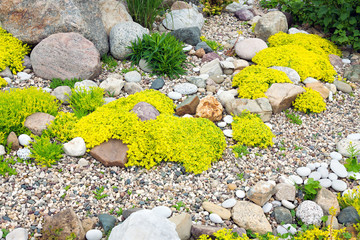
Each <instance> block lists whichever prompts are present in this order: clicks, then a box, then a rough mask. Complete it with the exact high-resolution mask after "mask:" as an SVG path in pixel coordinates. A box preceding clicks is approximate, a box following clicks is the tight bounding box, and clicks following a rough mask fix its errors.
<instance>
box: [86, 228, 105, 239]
mask: <svg viewBox="0 0 360 240" xmlns="http://www.w3.org/2000/svg"><path fill="white" fill-rule="evenodd" d="M102 236H103V234H102V232H101V231H100V230H97V229H91V230H89V231H87V233H86V239H87V240H100V239H101V238H102Z"/></svg>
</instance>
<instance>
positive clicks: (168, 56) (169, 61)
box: [128, 33, 186, 78]
mask: <svg viewBox="0 0 360 240" xmlns="http://www.w3.org/2000/svg"><path fill="white" fill-rule="evenodd" d="M183 47H184V44H183V43H182V42H179V41H178V40H177V39H176V38H175V37H174V36H173V35H171V34H166V33H163V34H161V35H160V34H159V33H153V34H152V35H148V34H145V35H143V38H142V39H140V38H138V39H137V41H134V42H132V43H131V46H130V47H129V48H130V49H131V50H132V53H130V54H129V55H128V57H129V58H130V60H131V61H132V62H133V64H139V62H140V59H145V60H146V61H147V62H148V63H149V64H150V66H151V67H152V72H153V73H154V74H158V75H167V76H169V77H170V78H173V77H175V76H176V77H179V76H180V75H183V74H185V73H186V70H185V69H184V68H185V67H186V54H185V53H184V51H183Z"/></svg>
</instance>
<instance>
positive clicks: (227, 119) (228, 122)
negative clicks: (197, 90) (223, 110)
mask: <svg viewBox="0 0 360 240" xmlns="http://www.w3.org/2000/svg"><path fill="white" fill-rule="evenodd" d="M223 120H224V121H225V122H226V123H227V124H231V123H232V122H233V121H234V118H233V116H231V115H226V116H225V117H224V119H223Z"/></svg>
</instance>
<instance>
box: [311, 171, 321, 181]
mask: <svg viewBox="0 0 360 240" xmlns="http://www.w3.org/2000/svg"><path fill="white" fill-rule="evenodd" d="M308 178H312V179H314V181H319V180H320V178H321V173H319V172H312V173H310V175H309V177H308Z"/></svg>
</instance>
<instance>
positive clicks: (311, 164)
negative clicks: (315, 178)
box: [306, 163, 315, 171]
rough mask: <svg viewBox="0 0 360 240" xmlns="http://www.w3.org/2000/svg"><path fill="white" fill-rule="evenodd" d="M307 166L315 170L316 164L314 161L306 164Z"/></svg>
mask: <svg viewBox="0 0 360 240" xmlns="http://www.w3.org/2000/svg"><path fill="white" fill-rule="evenodd" d="M306 167H308V168H310V170H311V171H313V170H315V164H313V163H308V164H306Z"/></svg>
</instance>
